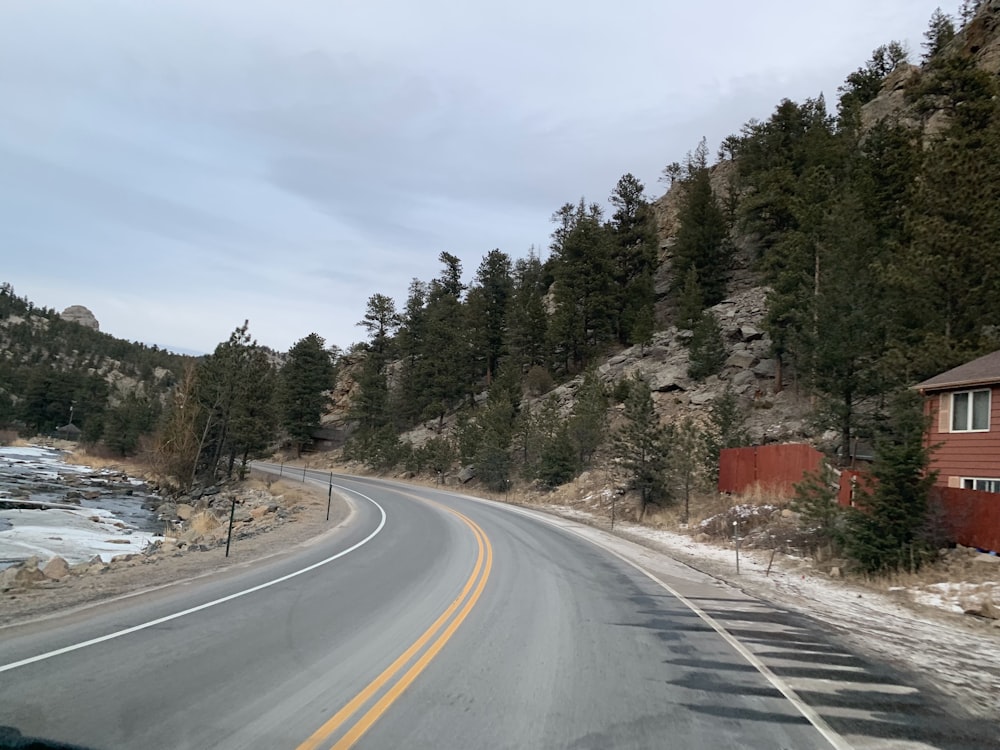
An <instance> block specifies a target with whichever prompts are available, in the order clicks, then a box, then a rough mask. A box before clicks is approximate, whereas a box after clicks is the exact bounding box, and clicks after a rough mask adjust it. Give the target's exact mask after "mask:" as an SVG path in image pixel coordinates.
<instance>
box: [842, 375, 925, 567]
mask: <svg viewBox="0 0 1000 750" xmlns="http://www.w3.org/2000/svg"><path fill="white" fill-rule="evenodd" d="M922 407H923V404H922V399H921V397H920V396H919V394H917V393H914V392H913V391H910V390H904V391H900V392H897V393H895V394H893V396H892V397H891V398H890V401H889V410H888V415H887V418H886V420H885V422H884V423H883V424H882V425H881V426H880V429H879V431H878V433H877V435H876V440H875V462H874V464H873V466H872V477H873V482H872V484H873V487H872V489H870V490H868V491H862V492H861V493H859V494H858V495H856V496H855V504H856V507H855V508H852V509H851V511H850V512H849V513H848V516H847V528H846V532H845V537H844V548H845V551H846V552H847V554H848V556H850V557H851V559H852V560H853V561H854V562H855V563H856V564H857V565H858V567H859V568H860V569H861V570H863V571H864V572H866V573H869V574H872V573H882V572H889V571H894V570H898V569H900V568H903V569H909V570H910V571H911V572H913V571H914V570H915V569H916V568H919V567H920V566H921V565H922V564H923V562H924V561H925V559H926V557H927V554H928V552H929V550H928V547H927V542H926V540H925V539H923V538H922V537H921V531H922V530H923V528H924V525H925V519H926V516H927V503H928V493H929V492H930V488H931V486H932V485H933V484H934V478H935V473H934V472H931V471H929V465H930V452H929V449H928V447H927V444H926V442H925V439H924V436H925V434H926V428H927V419H926V417H925V416H924V413H923V408H922Z"/></svg>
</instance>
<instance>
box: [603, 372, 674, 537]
mask: <svg viewBox="0 0 1000 750" xmlns="http://www.w3.org/2000/svg"><path fill="white" fill-rule="evenodd" d="M625 420H626V422H625V424H624V426H623V427H622V428H621V429H620V430H618V432H617V433H616V434H615V436H614V452H615V456H616V458H617V460H618V463H619V466H620V467H621V469H622V470H623V471H624V472H625V477H626V481H627V485H628V488H629V489H630V490H634V491H636V492H638V493H639V502H640V517H642V516H644V515H645V514H646V509H647V507H648V506H649V505H650V504H659V503H662V502H664V501H666V500H669V499H670V492H669V490H668V487H667V484H666V477H665V472H666V468H667V459H668V455H669V454H668V448H667V446H668V444H667V435H666V432H665V430H664V429H663V428H662V427H661V426H660V420H659V417H658V416H657V414H656V409H655V407H654V405H653V396H652V393H651V392H650V390H649V384H648V383H647V382H646V381H645V380H643V379H642V377H641V376H640V375H639V374H638V373H637V374H636V376H635V378H633V379H632V380H631V381H630V382H629V395H628V398H627V399H626V400H625Z"/></svg>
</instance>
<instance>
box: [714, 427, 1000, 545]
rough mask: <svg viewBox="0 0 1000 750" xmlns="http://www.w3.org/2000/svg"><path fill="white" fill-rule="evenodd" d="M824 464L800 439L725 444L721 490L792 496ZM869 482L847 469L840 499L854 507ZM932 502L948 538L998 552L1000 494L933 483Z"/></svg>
mask: <svg viewBox="0 0 1000 750" xmlns="http://www.w3.org/2000/svg"><path fill="white" fill-rule="evenodd" d="M822 462H823V454H821V453H820V452H819V451H817V450H816V449H815V448H813V447H812V446H809V445H804V444H799V443H791V444H785V445H761V446H757V447H756V448H726V449H725V450H723V451H722V453H721V454H720V456H719V492H730V493H733V494H740V493H745V492H747V491H749V490H752V489H754V488H759V489H760V490H763V491H766V492H768V493H770V494H772V495H776V496H778V497H791V496H792V495H794V494H795V487H794V485H795V484H797V483H798V482H801V481H802V479H803V477H804V476H805V474H806V473H807V472H809V471H815V470H817V469H819V467H820V466H821V465H822ZM868 481H869V480H868V475H867V474H865V473H864V472H857V471H850V470H846V469H845V470H843V471H842V472H841V474H840V487H839V491H838V493H837V501H838V502H839V503H840V505H843V506H848V505H851V501H852V497H853V493H852V491H853V490H854V489H855V488H861V489H864V488H865V487H866V485H867V484H868ZM931 501H932V502H934V503H937V504H938V507H939V508H940V510H941V517H942V518H943V519H944V524H945V532H946V534H947V535H948V538H949V541H953V542H957V543H959V544H964V545H965V546H967V547H978V548H979V549H985V550H992V551H994V552H1000V494H998V493H996V492H977V491H974V490H961V489H956V488H954V487H934V488H932V489H931Z"/></svg>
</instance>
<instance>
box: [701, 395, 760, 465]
mask: <svg viewBox="0 0 1000 750" xmlns="http://www.w3.org/2000/svg"><path fill="white" fill-rule="evenodd" d="M746 421H747V416H746V413H745V411H744V410H743V409H742V408H740V403H739V399H738V398H737V396H736V394H735V393H733V392H732V391H731V390H729V389H728V388H727V389H726V390H725V391H723V392H722V394H721V395H720V396H717V397H716V398H715V400H714V401H712V404H711V405H710V406H709V407H708V424H707V425H706V427H705V433H704V451H705V461H706V463H707V466H708V475H709V480H710V481H711V482H712V483H713V484H714V483H715V482H717V481H718V479H719V457H720V456H721V454H722V451H723V449H725V448H741V447H743V446H746V445H749V444H750V435H749V434H748V433H747V430H746Z"/></svg>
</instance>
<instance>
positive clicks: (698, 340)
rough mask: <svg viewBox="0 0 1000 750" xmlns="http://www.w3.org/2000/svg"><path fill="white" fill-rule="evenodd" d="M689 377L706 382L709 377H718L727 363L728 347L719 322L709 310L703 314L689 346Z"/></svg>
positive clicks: (692, 334)
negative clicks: (723, 338)
mask: <svg viewBox="0 0 1000 750" xmlns="http://www.w3.org/2000/svg"><path fill="white" fill-rule="evenodd" d="M688 356H689V358H690V361H689V363H688V376H689V377H692V378H694V379H695V380H704V379H705V378H707V377H708V376H709V375H718V374H719V371H720V370H722V366H723V364H725V362H726V345H725V342H724V341H723V340H722V329H721V328H720V327H719V321H718V320H716V318H715V315H713V314H712V313H711V311H709V310H705V311H704V312H702V314H701V317H700V318H699V319H698V323H697V325H695V327H694V331H692V333H691V341H690V343H689V344H688Z"/></svg>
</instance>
